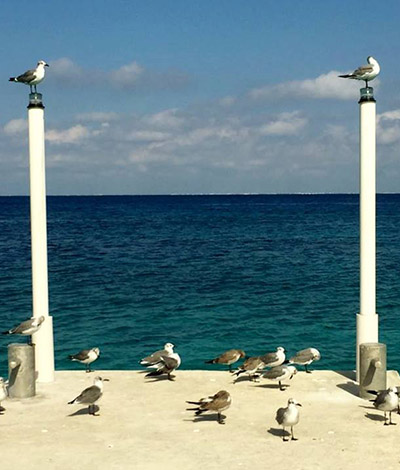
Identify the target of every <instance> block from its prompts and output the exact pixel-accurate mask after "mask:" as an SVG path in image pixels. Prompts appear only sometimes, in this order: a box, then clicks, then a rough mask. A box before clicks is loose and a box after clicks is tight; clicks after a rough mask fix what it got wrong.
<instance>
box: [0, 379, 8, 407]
mask: <svg viewBox="0 0 400 470" xmlns="http://www.w3.org/2000/svg"><path fill="white" fill-rule="evenodd" d="M7 396H8V393H7V387H6V384H5V383H4V379H3V377H0V414H3V413H4V411H6V409H5V408H4V406H1V402H2V401H3V400H5V399H6V398H7Z"/></svg>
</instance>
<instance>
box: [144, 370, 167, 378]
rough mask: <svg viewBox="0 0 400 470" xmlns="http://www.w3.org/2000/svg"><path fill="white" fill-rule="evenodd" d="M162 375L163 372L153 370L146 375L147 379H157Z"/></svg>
mask: <svg viewBox="0 0 400 470" xmlns="http://www.w3.org/2000/svg"><path fill="white" fill-rule="evenodd" d="M162 373H163V372H162V371H161V370H153V371H151V372H149V373H148V374H146V375H145V377H156V376H157V375H162Z"/></svg>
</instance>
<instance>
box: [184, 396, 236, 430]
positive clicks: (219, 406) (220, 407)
mask: <svg viewBox="0 0 400 470" xmlns="http://www.w3.org/2000/svg"><path fill="white" fill-rule="evenodd" d="M186 403H189V404H191V405H198V406H197V407H196V408H186V410H187V411H195V412H196V413H195V415H196V416H199V415H200V414H201V413H205V412H206V411H216V412H217V413H218V423H219V424H225V421H224V420H223V419H222V416H221V411H224V410H227V409H228V408H229V407H230V406H231V403H232V399H231V396H230V395H229V393H228V392H227V391H225V390H220V391H219V392H218V393H216V394H215V395H212V396H210V397H207V398H201V399H200V400H199V401H187V402H186Z"/></svg>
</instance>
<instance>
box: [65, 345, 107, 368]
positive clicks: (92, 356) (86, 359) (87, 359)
mask: <svg viewBox="0 0 400 470" xmlns="http://www.w3.org/2000/svg"><path fill="white" fill-rule="evenodd" d="M99 356H100V349H99V348H92V349H84V350H83V351H80V352H78V353H77V354H70V355H69V356H68V357H69V359H71V361H77V362H80V363H81V364H86V372H91V369H90V364H91V363H92V362H94V361H95V360H96V359H97V358H98V357H99Z"/></svg>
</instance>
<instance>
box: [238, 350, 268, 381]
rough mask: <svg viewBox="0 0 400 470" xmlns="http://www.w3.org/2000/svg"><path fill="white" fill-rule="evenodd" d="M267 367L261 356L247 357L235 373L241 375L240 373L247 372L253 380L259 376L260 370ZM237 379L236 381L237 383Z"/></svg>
mask: <svg viewBox="0 0 400 470" xmlns="http://www.w3.org/2000/svg"><path fill="white" fill-rule="evenodd" d="M264 368H265V363H264V362H263V360H262V359H261V358H260V357H259V356H255V357H249V358H247V359H246V360H245V361H244V362H243V364H242V365H241V366H240V367H239V369H238V370H236V371H235V372H234V373H233V375H236V377H239V375H240V374H247V375H248V376H249V379H250V380H251V381H252V382H255V380H256V379H257V378H258V377H259V375H258V372H261V371H262V370H263V369H264ZM236 381H237V379H236V380H235V382H234V383H236Z"/></svg>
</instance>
